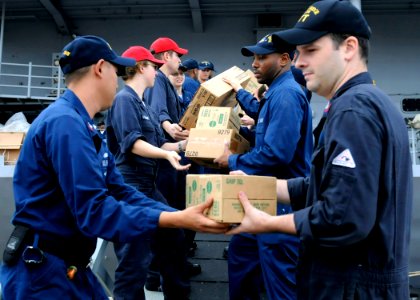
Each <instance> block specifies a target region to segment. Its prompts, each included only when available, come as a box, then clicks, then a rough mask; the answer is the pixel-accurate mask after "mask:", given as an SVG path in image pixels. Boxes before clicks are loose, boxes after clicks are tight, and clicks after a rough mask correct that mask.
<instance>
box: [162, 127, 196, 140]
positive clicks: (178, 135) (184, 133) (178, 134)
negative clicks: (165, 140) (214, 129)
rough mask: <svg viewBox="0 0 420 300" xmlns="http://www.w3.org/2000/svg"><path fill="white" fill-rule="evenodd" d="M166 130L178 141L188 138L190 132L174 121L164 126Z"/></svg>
mask: <svg viewBox="0 0 420 300" xmlns="http://www.w3.org/2000/svg"><path fill="white" fill-rule="evenodd" d="M164 129H165V131H166V132H167V133H168V134H169V135H170V136H171V137H172V138H173V139H174V140H176V141H182V140H185V139H187V138H188V136H189V135H190V132H189V131H188V130H183V129H182V127H181V126H179V125H178V124H176V123H172V124H169V125H166V126H164Z"/></svg>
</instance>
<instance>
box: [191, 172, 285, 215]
mask: <svg viewBox="0 0 420 300" xmlns="http://www.w3.org/2000/svg"><path fill="white" fill-rule="evenodd" d="M240 191H243V192H245V193H246V194H247V196H248V199H249V200H250V202H251V204H252V205H253V206H254V207H256V208H258V209H260V210H262V211H264V212H266V213H268V214H270V215H273V216H274V215H276V213H277V193H276V178H275V177H267V176H244V175H187V185H186V193H187V194H186V205H187V207H188V206H193V205H197V204H199V203H202V202H204V201H205V200H207V199H208V198H209V197H210V196H212V197H213V199H214V200H213V205H212V207H211V208H210V210H209V211H208V212H207V215H208V217H209V218H211V219H213V220H216V221H219V222H223V223H240V222H241V220H242V218H243V216H244V211H243V208H242V205H241V203H240V202H239V199H238V193H239V192H240Z"/></svg>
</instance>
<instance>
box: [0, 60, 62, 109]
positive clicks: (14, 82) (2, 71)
mask: <svg viewBox="0 0 420 300" xmlns="http://www.w3.org/2000/svg"><path fill="white" fill-rule="evenodd" d="M64 89H65V84H64V78H63V74H62V72H61V70H60V67H59V66H48V65H35V64H32V63H31V62H29V63H28V64H17V63H1V64H0V97H1V98H3V99H7V98H10V99H33V100H36V101H38V100H48V101H54V100H55V99H56V98H57V96H59V95H61V94H62V93H63V92H64Z"/></svg>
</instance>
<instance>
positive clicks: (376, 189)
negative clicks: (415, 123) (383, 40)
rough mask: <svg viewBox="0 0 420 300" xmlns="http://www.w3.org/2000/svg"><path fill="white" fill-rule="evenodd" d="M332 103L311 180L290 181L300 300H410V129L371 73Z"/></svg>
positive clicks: (352, 82)
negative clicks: (408, 131) (296, 238)
mask: <svg viewBox="0 0 420 300" xmlns="http://www.w3.org/2000/svg"><path fill="white" fill-rule="evenodd" d="M330 102H331V106H330V108H329V111H328V113H327V118H326V121H325V124H324V127H323V131H322V133H321V137H320V142H319V145H318V146H317V148H316V150H315V152H314V155H313V158H312V167H311V176H310V177H309V178H297V179H290V180H288V189H289V194H290V197H291V203H292V206H293V208H294V210H295V211H296V212H295V217H294V219H295V223H296V227H297V231H298V236H299V237H300V241H301V243H300V252H299V265H298V275H297V284H298V286H299V290H298V299H307V300H309V299H310V300H312V299H370V300H371V299H398V300H399V299H409V287H408V249H409V240H410V223H411V208H412V166H411V160H410V152H409V146H408V137H407V129H406V125H405V122H404V121H403V118H402V116H401V114H400V113H399V112H398V111H397V110H396V108H395V107H394V104H393V103H392V102H391V100H390V99H389V97H388V96H387V95H385V94H384V93H383V92H382V91H380V90H379V89H378V88H377V87H376V86H374V85H373V84H372V79H371V77H370V75H369V73H361V74H359V75H357V76H355V77H353V78H352V79H350V80H349V81H348V82H346V83H345V84H344V85H343V86H342V87H341V88H340V89H339V90H338V91H337V92H336V94H335V96H334V97H333V98H332V99H331V100H330ZM299 209H300V210H299Z"/></svg>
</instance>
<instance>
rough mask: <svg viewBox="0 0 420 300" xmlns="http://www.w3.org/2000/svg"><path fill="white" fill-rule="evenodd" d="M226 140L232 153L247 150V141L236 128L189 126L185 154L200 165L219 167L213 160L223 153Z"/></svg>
mask: <svg viewBox="0 0 420 300" xmlns="http://www.w3.org/2000/svg"><path fill="white" fill-rule="evenodd" d="M226 142H229V143H230V147H229V149H230V151H232V153H245V152H246V151H248V150H249V142H248V141H247V140H246V139H245V138H244V137H243V136H241V135H240V134H239V133H238V131H237V130H236V129H204V128H191V130H190V136H189V138H188V144H187V149H186V150H185V156H186V157H188V158H190V159H191V160H193V161H195V162H197V163H198V164H200V165H203V166H207V167H211V168H219V166H218V165H217V164H215V163H213V160H214V159H215V158H218V157H219V156H220V155H222V154H223V152H224V150H225V143H226Z"/></svg>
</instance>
